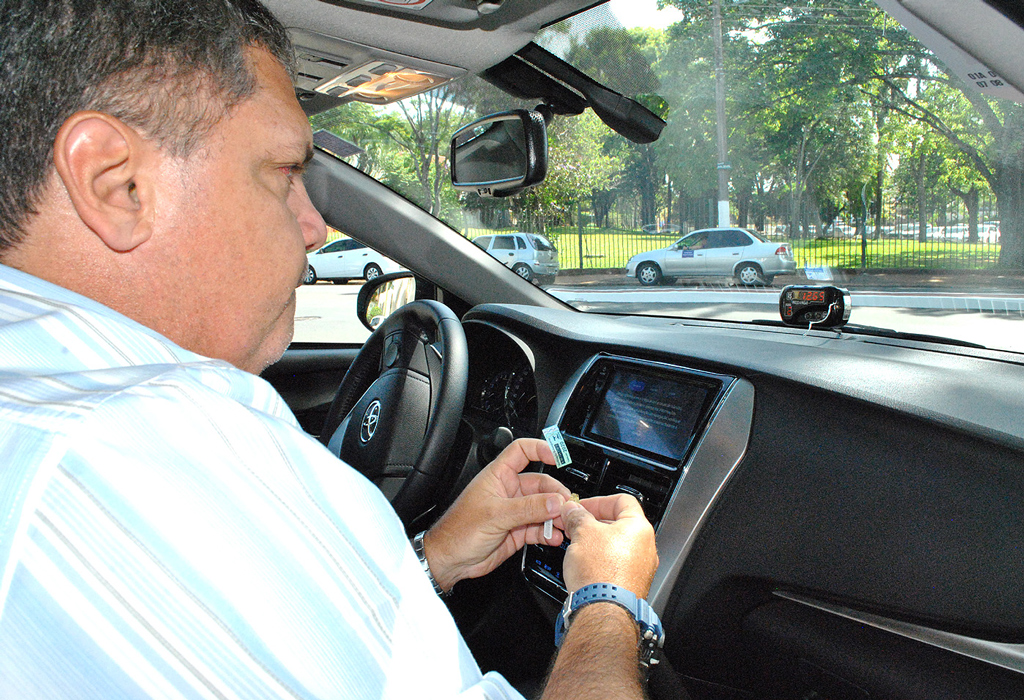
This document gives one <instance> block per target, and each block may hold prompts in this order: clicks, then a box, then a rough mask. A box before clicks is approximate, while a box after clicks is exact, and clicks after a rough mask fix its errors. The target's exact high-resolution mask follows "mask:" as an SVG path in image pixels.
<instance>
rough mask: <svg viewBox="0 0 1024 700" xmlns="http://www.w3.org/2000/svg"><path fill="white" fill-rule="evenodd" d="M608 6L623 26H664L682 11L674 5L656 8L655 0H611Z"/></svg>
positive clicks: (671, 22)
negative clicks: (660, 8) (661, 8)
mask: <svg viewBox="0 0 1024 700" xmlns="http://www.w3.org/2000/svg"><path fill="white" fill-rule="evenodd" d="M608 7H609V8H610V9H611V11H612V13H613V14H614V15H615V16H616V17H617V18H618V20H619V21H620V22H621V23H622V26H623V27H626V28H627V29H632V28H633V27H656V28H659V29H664V28H665V27H667V26H669V25H670V24H673V23H675V22H678V21H679V20H680V19H681V18H682V13H681V12H680V11H679V10H677V9H675V8H674V7H671V8H666V9H664V10H661V11H659V10H658V2H657V0H611V2H609V3H608Z"/></svg>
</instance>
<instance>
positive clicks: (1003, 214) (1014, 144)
mask: <svg viewBox="0 0 1024 700" xmlns="http://www.w3.org/2000/svg"><path fill="white" fill-rule="evenodd" d="M996 150H997V156H996V167H995V168H994V171H995V176H996V182H995V183H994V187H993V188H992V189H993V190H994V191H995V193H996V206H997V207H998V208H999V243H1000V248H999V266H1000V267H1003V268H1009V269H1012V270H1024V109H1021V108H1020V106H1019V105H1018V106H1016V107H1015V108H1014V109H1011V110H1007V115H1006V119H1005V120H1004V122H1003V130H1002V133H1000V134H999V135H998V137H997V140H996ZM990 184H993V183H990Z"/></svg>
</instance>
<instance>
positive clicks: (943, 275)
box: [555, 269, 1024, 293]
mask: <svg viewBox="0 0 1024 700" xmlns="http://www.w3.org/2000/svg"><path fill="white" fill-rule="evenodd" d="M833 275H834V279H833V281H832V282H830V283H829V282H822V281H810V282H809V283H810V284H834V285H836V286H839V287H844V288H847V289H872V290H882V289H886V290H887V289H893V290H897V289H898V290H906V291H913V290H922V291H924V290H927V291H932V292H934V291H954V290H955V291H959V292H968V293H972V292H973V293H981V292H989V293H1024V271H1022V272H1006V271H995V270H878V271H874V270H867V271H864V272H861V271H860V270H834V271H833ZM807 283H808V280H807V279H805V278H804V277H803V276H798V275H785V276H779V277H776V278H775V281H774V282H773V283H772V285H771V286H772V287H774V288H778V289H781V288H782V287H785V286H786V285H788V284H807ZM555 285H566V286H573V287H587V286H601V287H609V286H634V287H639V286H640V283H639V282H637V281H636V279H635V278H632V277H626V274H625V271H624V270H621V269H616V270H584V271H583V272H580V271H578V270H563V271H562V272H559V273H558V277H557V278H556V279H555ZM723 285H735V286H739V285H738V283H737V282H736V280H734V279H724V278H721V277H705V278H692V279H680V280H677V281H676V283H675V285H673V286H675V287H684V288H685V287H697V288H702V287H706V286H713V287H716V288H720V287H722V286H723Z"/></svg>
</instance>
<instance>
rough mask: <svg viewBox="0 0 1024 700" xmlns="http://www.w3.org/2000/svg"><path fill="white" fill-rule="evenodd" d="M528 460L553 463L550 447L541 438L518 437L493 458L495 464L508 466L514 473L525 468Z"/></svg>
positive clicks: (553, 458)
mask: <svg viewBox="0 0 1024 700" xmlns="http://www.w3.org/2000/svg"><path fill="white" fill-rule="evenodd" d="M530 462H544V463H545V464H554V463H555V455H553V454H552V453H551V448H550V447H549V446H548V444H547V443H546V442H544V441H543V440H537V439H535V438H519V439H518V440H513V441H512V444H511V445H509V446H508V447H506V448H505V449H504V450H502V451H501V454H499V455H498V456H497V457H496V458H495V460H494V463H495V464H500V465H501V466H504V467H510V468H511V469H513V470H514V471H515V472H516V473H518V472H521V471H523V470H524V469H526V465H528V464H529V463H530Z"/></svg>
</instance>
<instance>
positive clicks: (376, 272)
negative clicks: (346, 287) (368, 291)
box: [363, 263, 380, 282]
mask: <svg viewBox="0 0 1024 700" xmlns="http://www.w3.org/2000/svg"><path fill="white" fill-rule="evenodd" d="M378 277H380V268H379V267H377V266H376V265H374V264H372V263H371V264H369V265H367V266H366V269H365V270H363V279H364V280H366V281H367V282H369V281H370V280H372V279H376V278H378Z"/></svg>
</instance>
